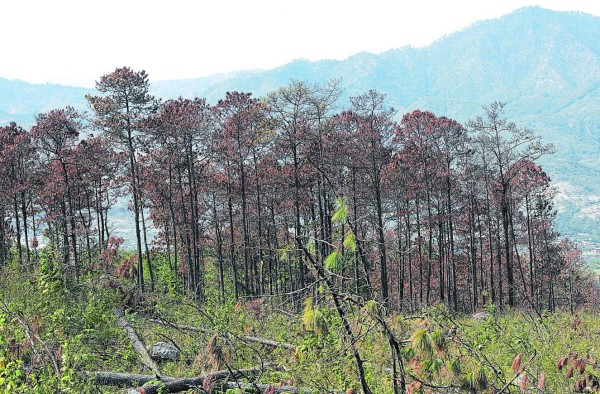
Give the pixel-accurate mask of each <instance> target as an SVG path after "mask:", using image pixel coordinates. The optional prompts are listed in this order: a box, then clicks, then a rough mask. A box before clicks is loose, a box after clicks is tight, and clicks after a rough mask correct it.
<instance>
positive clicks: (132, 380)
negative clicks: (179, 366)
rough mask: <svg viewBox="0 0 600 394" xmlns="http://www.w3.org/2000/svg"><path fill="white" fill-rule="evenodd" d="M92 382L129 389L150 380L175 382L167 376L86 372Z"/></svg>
mask: <svg viewBox="0 0 600 394" xmlns="http://www.w3.org/2000/svg"><path fill="white" fill-rule="evenodd" d="M87 375H88V376H90V377H91V379H92V380H93V382H94V383H95V384H97V385H101V386H117V387H131V386H141V385H144V384H146V383H148V382H150V381H152V380H161V381H170V380H175V379H176V378H172V377H169V376H156V375H141V374H135V373H119V372H88V373H87Z"/></svg>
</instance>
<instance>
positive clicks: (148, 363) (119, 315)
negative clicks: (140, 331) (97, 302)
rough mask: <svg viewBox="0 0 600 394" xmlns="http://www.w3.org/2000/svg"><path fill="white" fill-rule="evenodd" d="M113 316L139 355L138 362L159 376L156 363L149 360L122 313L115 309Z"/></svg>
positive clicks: (146, 352) (144, 347)
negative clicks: (115, 316)
mask: <svg viewBox="0 0 600 394" xmlns="http://www.w3.org/2000/svg"><path fill="white" fill-rule="evenodd" d="M115 315H117V323H119V325H120V326H121V327H122V328H123V330H125V332H126V333H127V336H128V337H129V340H130V341H131V344H132V345H133V348H134V349H135V351H136V352H138V354H139V355H140V361H141V362H142V364H144V365H145V366H146V367H148V368H150V370H151V371H152V372H154V373H155V374H157V375H160V370H159V369H158V365H156V363H155V362H154V361H153V360H152V359H151V358H150V355H149V354H148V351H147V350H146V346H144V343H143V342H142V341H141V340H140V338H139V337H138V335H137V333H136V332H135V330H134V329H133V327H131V324H129V322H128V321H127V319H126V318H125V314H124V313H123V311H122V310H120V309H115Z"/></svg>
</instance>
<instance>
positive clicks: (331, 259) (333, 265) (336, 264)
mask: <svg viewBox="0 0 600 394" xmlns="http://www.w3.org/2000/svg"><path fill="white" fill-rule="evenodd" d="M342 262H343V260H342V256H341V254H340V253H339V252H338V251H337V250H334V251H333V252H331V253H330V254H329V256H327V258H325V267H327V269H328V270H331V271H333V272H340V271H341V270H342Z"/></svg>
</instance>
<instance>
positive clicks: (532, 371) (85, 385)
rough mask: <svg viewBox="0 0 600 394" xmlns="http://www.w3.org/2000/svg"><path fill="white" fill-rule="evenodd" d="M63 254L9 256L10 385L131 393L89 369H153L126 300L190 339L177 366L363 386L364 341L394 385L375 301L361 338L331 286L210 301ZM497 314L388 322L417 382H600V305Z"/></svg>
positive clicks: (379, 377)
mask: <svg viewBox="0 0 600 394" xmlns="http://www.w3.org/2000/svg"><path fill="white" fill-rule="evenodd" d="M56 261H57V260H56V259H55V258H54V256H53V255H52V254H50V253H48V254H42V256H41V257H40V263H39V264H37V265H36V266H33V267H24V266H19V265H17V264H15V263H9V264H7V265H5V266H4V267H2V268H1V275H0V301H1V302H0V392H2V393H5V392H6V393H52V392H60V393H81V392H103V393H111V392H124V391H125V390H124V389H120V388H113V387H108V386H106V387H101V388H99V387H97V385H95V384H94V383H93V382H92V381H91V379H90V378H89V375H87V374H86V372H92V371H113V372H124V373H143V374H150V373H151V372H150V371H149V370H148V369H147V368H144V367H143V366H142V364H141V363H140V361H139V356H138V354H137V353H136V352H135V351H134V350H133V347H132V346H131V344H130V342H129V340H128V338H127V336H126V334H125V333H124V331H123V330H122V329H121V327H119V326H118V324H117V323H116V317H115V314H114V310H115V309H122V310H125V312H126V316H127V319H128V320H129V322H130V323H131V325H132V326H133V327H134V328H135V330H136V331H137V333H138V334H139V337H140V338H141V339H142V341H143V342H144V343H145V344H146V345H148V346H150V345H152V344H153V343H156V342H159V341H160V342H167V343H171V344H174V345H175V346H176V347H177V348H178V349H179V350H180V354H179V357H178V359H177V360H176V361H164V362H160V363H159V367H160V370H161V374H162V375H165V376H173V377H185V376H198V375H203V374H209V373H211V372H213V371H216V370H224V369H228V368H230V369H232V370H235V369H244V368H254V367H257V366H261V365H262V366H264V371H265V372H263V373H261V374H260V375H258V376H252V378H253V379H256V380H257V381H258V382H260V383H264V384H275V385H279V384H284V385H294V386H297V387H299V388H308V389H312V390H313V392H324V393H326V392H347V391H350V390H352V389H354V390H357V391H358V389H359V388H360V384H359V381H358V375H357V372H356V364H355V360H354V358H353V356H352V352H351V348H352V346H354V347H355V348H356V349H357V350H358V351H359V352H360V354H361V356H362V358H363V359H364V366H365V372H366V379H367V382H368V384H369V386H370V387H371V390H372V392H373V393H383V394H386V393H392V392H393V390H392V380H391V379H392V373H391V368H392V365H391V362H390V360H391V353H390V347H389V342H388V340H387V339H386V338H384V336H383V335H382V330H381V329H380V326H379V325H378V324H377V321H376V319H375V318H374V314H373V313H374V312H373V306H372V304H370V303H366V304H364V305H363V306H360V307H359V306H348V312H349V316H350V323H351V326H352V331H353V332H354V333H355V339H356V340H355V342H354V343H352V344H351V343H348V340H347V339H346V338H344V335H343V330H342V326H341V320H340V317H339V316H338V314H337V312H336V310H335V308H334V307H333V305H332V304H331V301H330V300H329V297H328V296H327V295H326V294H319V295H318V296H317V298H316V299H315V300H313V299H312V298H310V299H308V300H305V301H304V309H303V310H302V311H301V310H300V308H293V309H292V308H284V307H282V306H281V305H278V304H277V302H278V300H277V299H275V298H273V299H269V298H261V299H245V300H234V299H231V300H229V301H227V302H224V303H223V302H221V301H220V299H219V295H218V294H211V293H210V292H207V293H206V294H207V296H206V297H205V299H204V300H202V302H199V301H198V300H197V299H195V298H193V297H189V296H185V295H181V294H179V293H178V292H177V291H174V289H173V287H170V288H169V287H167V288H164V289H160V291H157V292H155V293H152V294H147V295H145V296H144V297H139V296H138V295H137V293H136V291H135V284H134V283H132V282H131V281H130V280H127V279H122V278H116V277H114V276H112V275H110V274H107V273H100V272H95V273H94V272H92V273H89V274H86V275H85V276H82V277H80V278H79V280H78V281H75V280H74V279H72V278H71V279H70V280H69V281H66V280H65V277H66V275H65V274H64V272H62V271H61V269H60V268H59V267H58V265H57V263H56ZM486 313H487V314H485V315H483V316H480V318H479V320H476V319H473V318H472V317H471V316H460V315H454V314H451V313H449V312H448V311H447V310H446V309H445V308H444V307H434V308H431V309H429V310H427V311H424V312H422V313H420V314H418V315H398V314H390V315H389V316H388V317H387V318H386V321H387V323H388V325H389V326H390V328H391V329H392V331H393V332H394V335H395V336H396V337H397V339H399V340H401V341H402V355H401V359H402V361H403V367H404V369H405V375H404V381H405V385H406V390H407V392H423V393H429V392H489V393H492V392H494V390H495V391H496V392H497V391H498V390H499V389H501V388H503V387H504V390H505V391H504V392H515V393H516V392H530V393H536V392H549V393H550V392H570V391H576V390H577V386H578V385H581V384H582V383H581V381H582V379H584V380H585V384H586V387H587V388H588V389H590V388H593V385H594V379H595V377H597V376H598V370H597V367H598V365H597V356H598V354H599V353H600V317H599V316H598V314H595V313H592V312H589V311H588V312H586V311H579V312H578V315H577V316H572V315H570V314H568V313H564V312H557V313H554V314H549V313H541V315H537V314H534V313H532V312H528V311H504V312H500V311H497V310H496V308H494V306H493V305H488V307H487V312H486ZM156 320H161V321H163V323H162V324H160V323H158V322H157V321H156ZM181 326H189V327H195V328H201V329H202V330H203V331H202V332H200V331H197V330H193V329H187V328H183V327H181ZM247 337H257V338H262V339H268V340H273V341H278V342H283V343H288V344H292V345H294V347H295V348H294V349H293V350H292V349H287V348H285V347H282V346H279V347H272V346H268V345H264V344H260V343H256V342H252V341H250V340H248V338H247ZM582 365H583V366H582ZM569 371H570V372H569ZM525 376H527V377H526V378H525ZM524 380H525V383H524V382H523V381H524ZM236 391H237V390H236Z"/></svg>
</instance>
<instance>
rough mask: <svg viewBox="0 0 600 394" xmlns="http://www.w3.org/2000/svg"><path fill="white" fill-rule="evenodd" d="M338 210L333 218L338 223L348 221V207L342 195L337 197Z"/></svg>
mask: <svg viewBox="0 0 600 394" xmlns="http://www.w3.org/2000/svg"><path fill="white" fill-rule="evenodd" d="M335 206H336V211H335V214H334V215H333V217H332V218H331V220H333V221H334V222H336V223H340V224H344V223H346V219H347V218H348V207H347V206H346V203H345V202H344V199H343V198H342V197H338V198H336V199H335Z"/></svg>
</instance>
